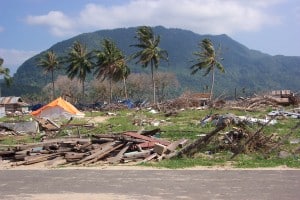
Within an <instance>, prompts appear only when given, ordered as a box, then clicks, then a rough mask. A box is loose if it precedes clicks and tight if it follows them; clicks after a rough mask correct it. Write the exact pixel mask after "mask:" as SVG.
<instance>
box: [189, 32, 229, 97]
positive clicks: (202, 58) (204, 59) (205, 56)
mask: <svg viewBox="0 0 300 200" xmlns="http://www.w3.org/2000/svg"><path fill="white" fill-rule="evenodd" d="M199 47H200V49H201V51H200V52H194V55H195V56H197V59H196V62H197V63H196V64H194V65H193V66H191V67H190V68H191V70H192V72H191V74H192V75H194V74H195V73H196V72H198V71H199V70H202V69H206V72H205V74H204V75H203V76H206V75H208V74H209V73H211V88H210V100H212V98H213V89H214V83H215V68H217V69H219V70H220V71H221V72H222V73H224V72H225V70H224V67H223V65H222V64H221V63H220V62H219V61H218V56H217V55H216V52H215V48H214V46H213V44H212V42H211V41H210V40H209V39H207V38H206V39H204V40H202V42H201V43H199Z"/></svg>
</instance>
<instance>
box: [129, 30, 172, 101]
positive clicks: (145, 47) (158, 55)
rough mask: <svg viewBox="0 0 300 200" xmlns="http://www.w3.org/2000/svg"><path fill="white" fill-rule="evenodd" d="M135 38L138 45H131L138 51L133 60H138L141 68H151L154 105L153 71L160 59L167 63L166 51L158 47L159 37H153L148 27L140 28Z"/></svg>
mask: <svg viewBox="0 0 300 200" xmlns="http://www.w3.org/2000/svg"><path fill="white" fill-rule="evenodd" d="M136 34H137V35H136V36H135V38H137V39H138V41H139V43H138V44H134V45H131V46H133V47H137V48H139V49H140V51H138V52H136V53H135V54H133V56H132V58H133V59H138V60H137V62H136V64H141V65H142V67H145V68H146V67H148V65H149V64H150V67H151V78H152V88H153V103H154V104H155V103H156V91H155V79H154V69H157V68H158V65H159V63H160V59H163V60H165V61H168V53H167V51H165V50H163V49H161V48H160V47H159V43H160V36H159V35H157V36H156V35H154V33H153V30H152V28H151V27H149V26H141V27H139V28H138V30H137V32H136Z"/></svg>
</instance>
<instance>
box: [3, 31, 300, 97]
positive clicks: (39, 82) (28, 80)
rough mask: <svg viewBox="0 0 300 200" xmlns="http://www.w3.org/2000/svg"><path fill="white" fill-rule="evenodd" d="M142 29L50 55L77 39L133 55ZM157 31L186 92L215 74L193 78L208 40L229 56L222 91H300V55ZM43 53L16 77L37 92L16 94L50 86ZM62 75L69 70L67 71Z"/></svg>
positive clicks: (85, 36)
mask: <svg viewBox="0 0 300 200" xmlns="http://www.w3.org/2000/svg"><path fill="white" fill-rule="evenodd" d="M136 29H137V27H130V28H117V29H110V30H98V31H94V32H91V33H82V34H79V35H77V36H74V37H72V38H69V39H67V40H64V41H61V42H58V43H56V44H54V45H52V46H51V47H50V48H49V49H47V50H45V51H48V50H53V51H55V52H56V53H57V54H58V55H59V56H63V55H65V53H66V52H67V51H68V49H69V48H70V47H71V45H72V44H73V42H74V41H76V40H77V41H80V42H82V43H84V44H86V45H87V47H88V49H89V50H93V49H99V48H100V41H101V39H103V38H110V39H112V40H113V41H115V42H116V44H117V46H118V47H119V48H120V49H121V50H122V51H123V52H124V54H125V55H127V56H128V55H131V54H132V53H133V52H134V51H135V50H136V49H134V48H133V47H130V45H132V44H135V43H137V41H136V40H135V38H134V36H135V32H136ZM153 31H154V32H155V34H158V35H160V37H161V43H160V46H161V48H163V49H165V50H167V51H168V53H169V63H165V62H162V63H161V65H160V66H159V70H162V71H170V72H174V73H175V74H176V75H177V77H178V79H179V82H180V84H181V86H182V88H183V89H182V90H186V89H189V90H192V91H201V90H203V86H204V85H209V84H210V81H209V80H210V77H209V76H207V77H203V76H202V75H201V73H199V74H197V75H194V76H191V75H190V70H189V67H190V66H191V65H192V62H191V61H192V60H194V59H195V57H193V52H195V51H199V48H198V43H199V42H201V40H202V39H204V38H210V39H211V40H212V42H213V43H214V45H215V47H216V48H217V47H218V46H219V45H220V46H221V55H220V56H221V57H222V58H224V60H223V61H222V64H223V65H224V66H225V71H226V73H225V74H219V73H217V74H216V89H217V92H219V93H221V92H223V91H226V92H228V91H231V93H232V91H233V90H234V89H235V88H238V89H246V91H248V92H249V93H250V92H252V93H253V92H258V91H264V90H271V89H291V90H299V89H300V88H299V86H300V80H297V78H294V79H293V78H292V77H300V70H299V66H300V57H298V56H283V55H276V56H271V55H269V54H266V53H263V52H260V51H257V50H253V49H249V48H248V47H246V46H245V45H243V44H241V43H239V42H237V41H235V40H233V39H232V38H230V37H229V36H227V35H226V34H221V35H210V34H205V35H200V34H197V33H194V32H192V31H190V30H184V29H179V28H165V27H163V26H156V27H153ZM45 51H43V52H45ZM43 52H40V53H39V54H37V55H35V56H33V57H31V58H29V59H28V60H26V61H25V62H24V63H23V64H22V65H21V66H20V67H19V68H18V70H17V72H16V73H15V75H14V80H15V86H23V87H25V86H27V87H28V88H32V89H26V90H25V89H22V92H21V93H20V92H19V91H17V90H16V88H15V87H14V86H13V89H12V90H11V91H14V92H15V93H18V95H22V93H24V92H27V93H28V92H30V90H32V91H34V92H37V91H38V90H39V89H41V88H42V87H43V86H44V85H45V84H47V83H49V82H50V77H49V75H48V76H45V75H44V74H43V72H42V69H40V68H38V67H36V66H37V60H38V58H39V57H40V56H41V55H42V53H43ZM130 66H131V68H132V71H133V72H139V71H140V70H141V67H140V66H136V65H134V64H133V63H130ZM60 73H63V71H62V70H61V72H60ZM57 74H58V73H56V76H57ZM7 92H8V91H7V90H4V91H3V93H7ZM8 93H9V92H8Z"/></svg>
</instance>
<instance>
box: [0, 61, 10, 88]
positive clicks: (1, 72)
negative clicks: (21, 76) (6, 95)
mask: <svg viewBox="0 0 300 200" xmlns="http://www.w3.org/2000/svg"><path fill="white" fill-rule="evenodd" d="M3 63H4V60H3V59H2V58H0V75H3V77H4V80H5V83H6V85H8V86H10V84H11V82H12V78H11V76H10V75H9V72H10V71H9V69H8V68H5V67H4V66H3Z"/></svg>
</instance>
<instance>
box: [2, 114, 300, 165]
mask: <svg viewBox="0 0 300 200" xmlns="http://www.w3.org/2000/svg"><path fill="white" fill-rule="evenodd" d="M269 111H270V109H269V110H266V111H262V112H245V111H234V110H225V109H218V110H215V109H212V110H192V109H186V110H184V111H179V112H178V115H177V116H171V117H165V115H164V113H157V114H152V113H150V112H149V111H148V110H140V111H136V110H121V111H116V112H115V113H116V116H112V117H110V118H109V119H108V120H107V121H106V122H104V123H99V124H96V126H95V127H94V128H92V129H91V128H84V127H78V128H77V127H76V128H66V129H65V130H62V131H61V132H60V133H59V134H58V135H57V137H62V136H66V135H69V134H72V135H76V134H77V132H78V131H79V132H80V134H81V135H87V134H107V133H121V132H125V131H138V130H141V129H143V130H152V129H155V128H160V129H161V130H162V131H161V133H160V134H159V137H161V138H165V139H168V140H170V141H172V140H178V139H181V138H187V139H190V140H194V139H197V138H199V135H200V134H206V133H209V132H210V131H212V130H213V129H215V126H214V125H213V124H211V123H208V124H206V125H205V126H201V124H200V120H201V119H203V118H204V117H205V116H206V115H209V114H220V115H223V114H226V113H232V114H235V115H238V116H251V117H257V118H264V117H265V115H266V114H267V113H268V112H269ZM85 114H86V117H97V116H105V113H104V112H87V113H85ZM2 120H3V119H2ZM4 120H9V119H4ZM10 120H12V119H10ZM153 121H158V122H159V126H154V124H153V123H152V122H153ZM141 122H144V123H141ZM277 122H278V123H277V124H275V125H270V126H266V127H265V128H264V129H263V131H262V134H265V135H271V134H274V135H277V136H278V138H279V139H283V138H284V136H285V135H286V134H288V133H290V131H291V128H293V127H294V126H295V125H296V124H297V123H298V122H299V119H291V118H285V119H278V120H277ZM62 123H65V122H62ZM71 123H77V124H85V123H89V121H88V120H87V119H74V120H73V121H72V122H71ZM136 124H138V125H136ZM259 128H260V126H259V125H251V126H247V130H248V131H251V132H253V133H254V132H255V131H256V130H258V129H259ZM231 129H232V126H230V127H228V128H226V130H225V131H227V130H231ZM225 131H224V132H225ZM216 138H217V137H215V138H214V139H213V141H216ZM291 138H292V139H293V138H300V130H299V129H298V130H295V131H294V132H293V133H292V134H291V136H290V138H289V139H291ZM289 139H288V140H283V141H282V143H283V145H282V146H281V149H283V150H286V151H289V152H292V151H293V150H294V149H295V148H296V147H297V146H299V144H290V142H289ZM34 141H38V138H37V139H34V138H33V137H31V136H24V137H23V138H17V137H7V138H2V139H1V141H0V144H7V145H14V144H20V143H29V142H34ZM216 145H217V143H214V142H211V143H210V144H209V145H207V147H206V148H204V149H203V151H202V154H201V153H199V155H200V156H199V155H198V156H196V158H180V159H178V158H176V159H169V160H162V161H161V162H150V163H146V164H143V165H145V166H154V167H159V168H170V169H176V168H188V167H195V166H227V165H228V163H230V165H231V166H233V167H236V168H256V167H276V166H288V167H294V168H300V158H299V154H298V155H293V156H291V157H289V158H284V159H280V158H278V156H277V155H275V154H276V153H278V151H277V152H272V154H270V155H268V156H269V157H268V159H265V158H264V157H263V156H262V155H260V154H259V153H253V154H248V155H245V154H239V155H238V156H236V157H235V158H234V159H233V160H230V156H231V155H232V153H231V152H230V151H227V150H226V151H224V150H223V151H219V150H218V149H217V148H216ZM205 151H212V152H214V154H212V155H205V154H203V152H205ZM273 154H274V155H273Z"/></svg>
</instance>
